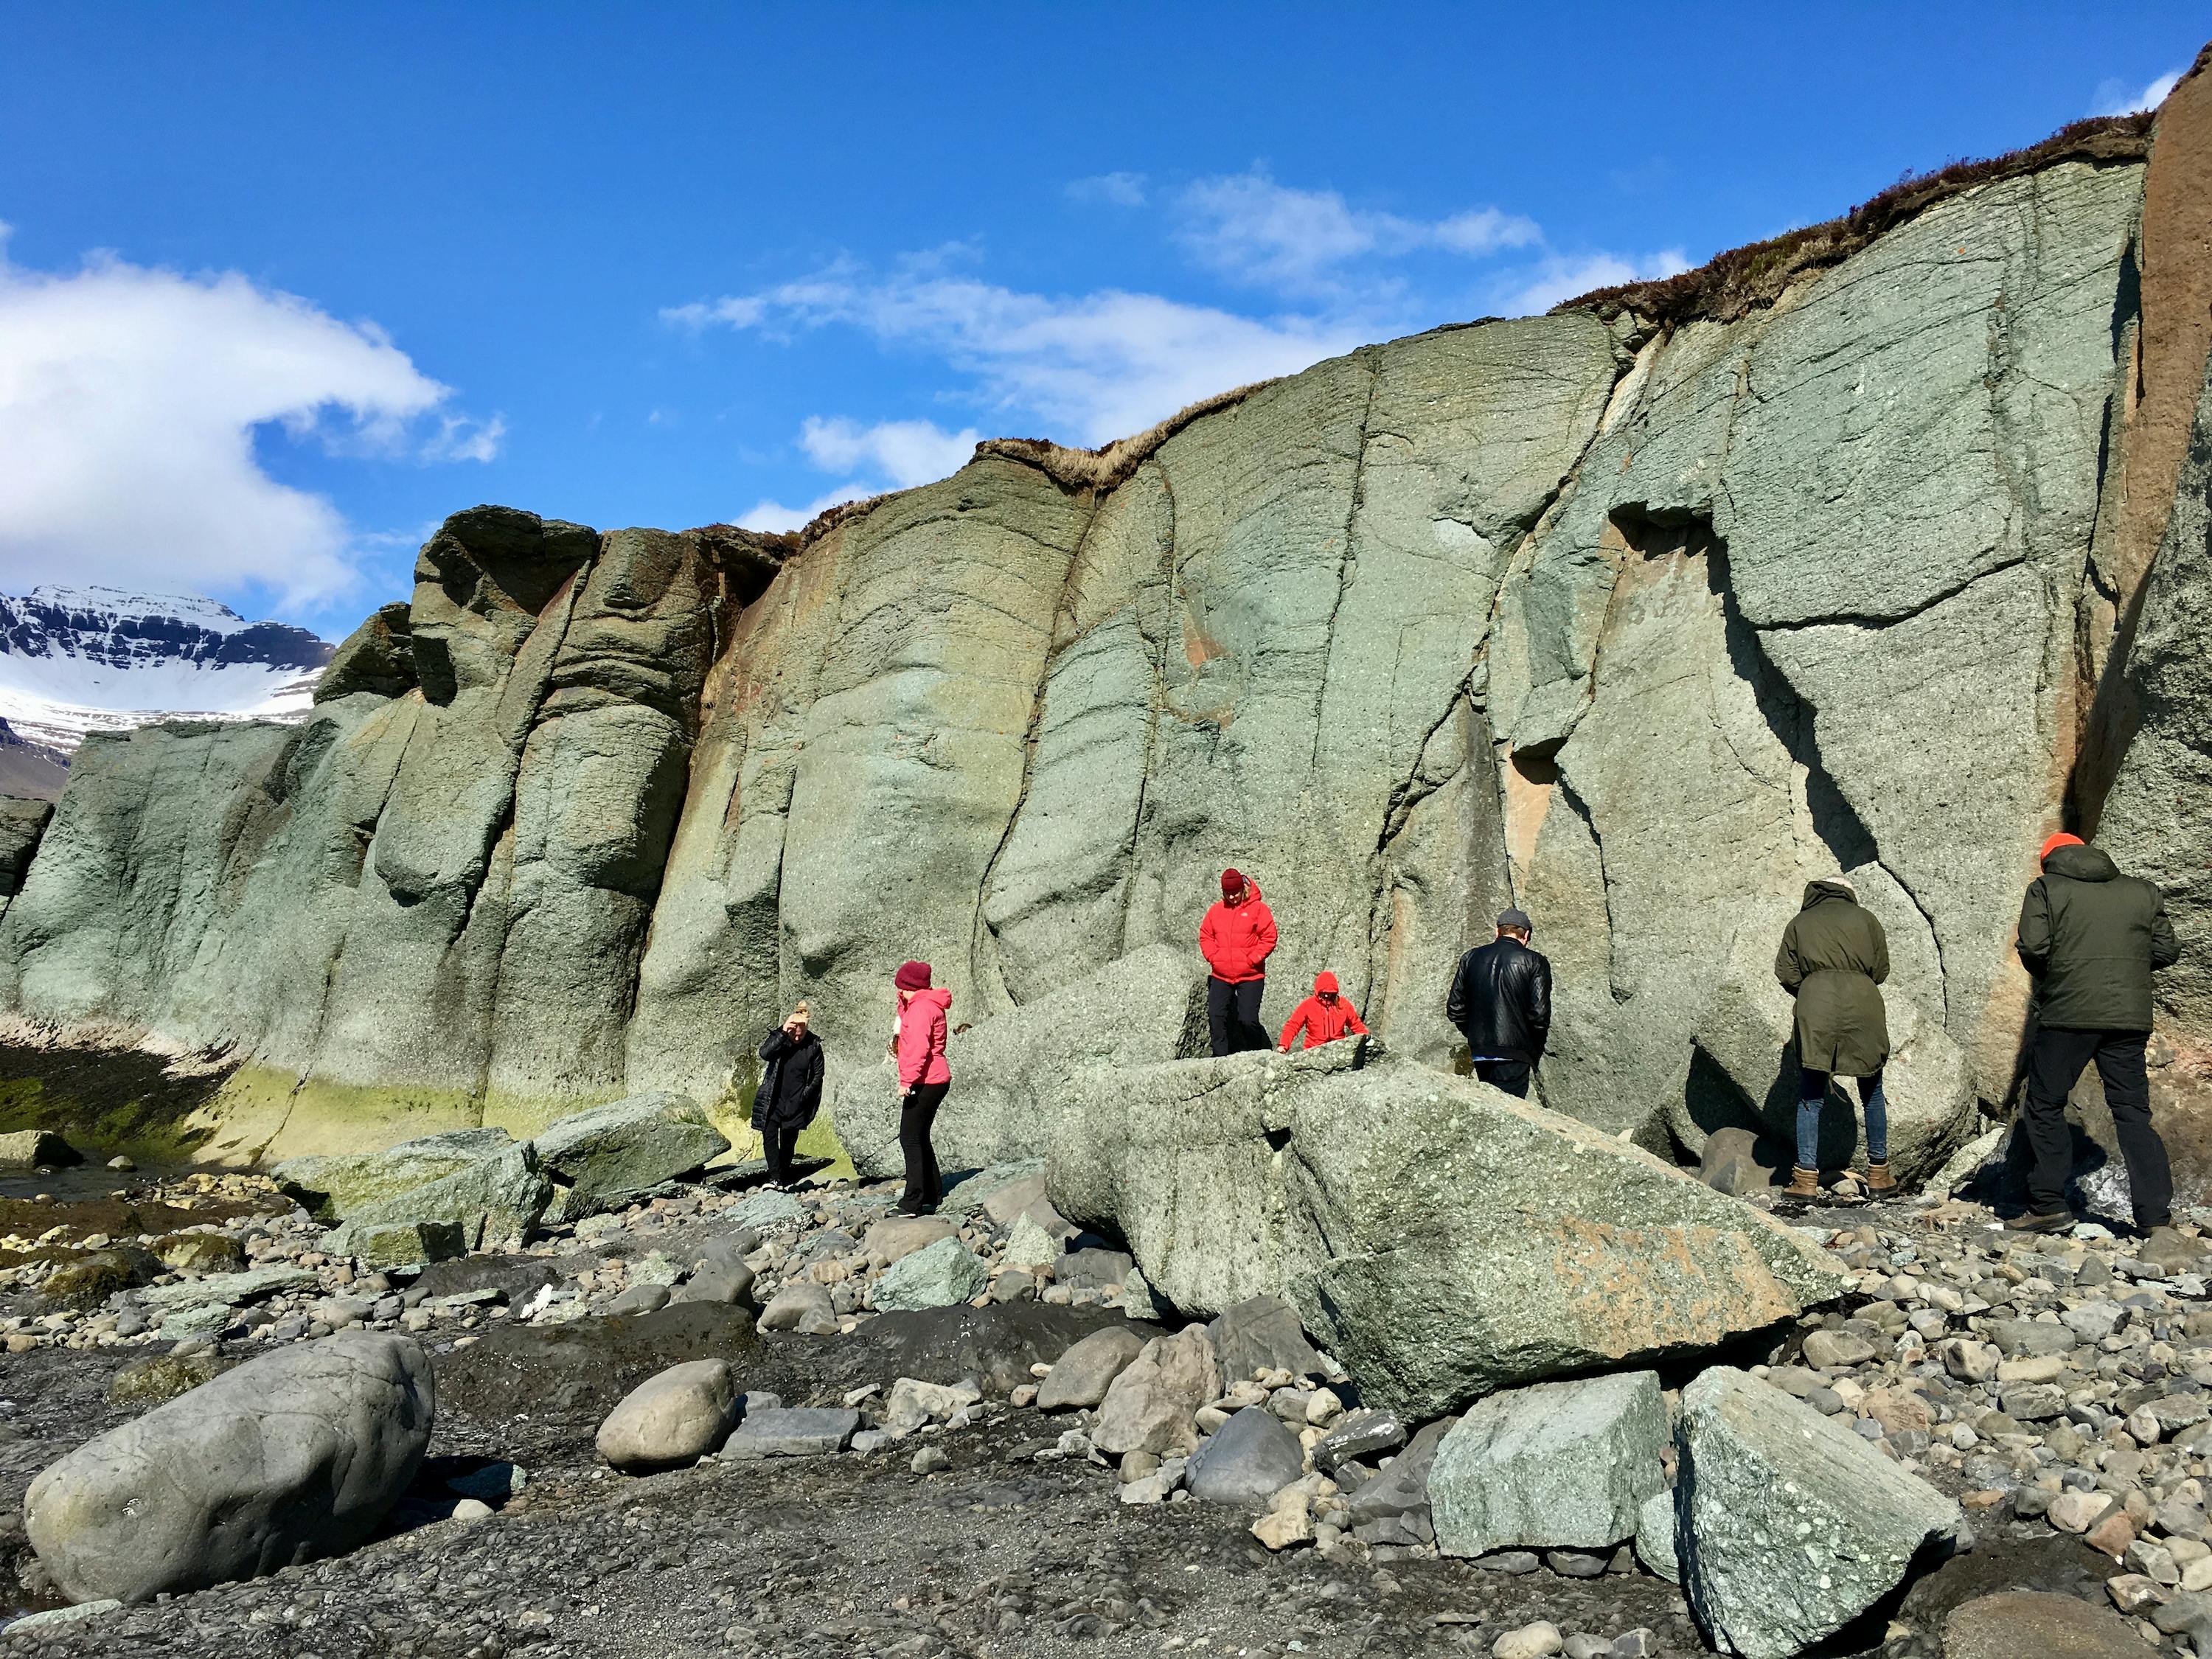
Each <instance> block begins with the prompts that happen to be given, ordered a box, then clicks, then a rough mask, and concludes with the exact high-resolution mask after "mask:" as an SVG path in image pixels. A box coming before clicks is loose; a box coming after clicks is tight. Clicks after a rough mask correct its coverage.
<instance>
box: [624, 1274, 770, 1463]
mask: <svg viewBox="0 0 2212 1659" xmlns="http://www.w3.org/2000/svg"><path fill="white" fill-rule="evenodd" d="M647 1311H649V1310H647ZM738 1397H739V1396H738V1384H737V1379H736V1378H735V1377H734V1376H732V1375H731V1372H730V1367H729V1364H728V1362H727V1361H726V1360H720V1359H694V1360H692V1361H690V1362H689V1363H688V1364H682V1365H671V1366H670V1367H669V1368H668V1369H667V1370H665V1371H662V1372H661V1373H660V1374H659V1376H650V1377H647V1379H646V1380H645V1381H644V1382H642V1383H639V1384H638V1386H637V1387H636V1388H635V1389H631V1390H630V1391H629V1393H628V1394H627V1395H623V1399H622V1402H621V1403H620V1404H619V1405H617V1407H615V1408H614V1410H613V1411H611V1412H610V1413H607V1419H606V1420H605V1422H604V1423H602V1424H600V1425H599V1435H598V1437H597V1439H596V1440H595V1442H594V1444H595V1445H596V1446H597V1448H598V1449H599V1455H600V1456H601V1457H604V1458H605V1459H606V1461H607V1462H609V1463H611V1464H612V1465H613V1466H614V1467H615V1468H618V1469H620V1470H622V1471H623V1473H625V1474H651V1473H653V1472H654V1471H656V1470H659V1469H673V1468H683V1467H684V1466H686V1465H688V1464H692V1463H696V1462H698V1461H699V1460H700V1459H701V1458H702V1457H704V1456H705V1455H707V1454H708V1452H710V1451H713V1450H714V1449H715V1448H716V1447H718V1446H720V1444H721V1443H722V1442H723V1441H724V1440H725V1439H726V1438H728V1437H729V1432H730V1431H731V1429H732V1428H733V1427H734V1426H736V1424H737V1420H738Z"/></svg>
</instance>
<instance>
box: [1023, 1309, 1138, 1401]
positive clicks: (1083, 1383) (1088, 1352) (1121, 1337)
mask: <svg viewBox="0 0 2212 1659" xmlns="http://www.w3.org/2000/svg"><path fill="white" fill-rule="evenodd" d="M1144 1346H1145V1339H1144V1337H1143V1336H1141V1335H1139V1334H1138V1333H1137V1332H1135V1331H1133V1330H1130V1329H1127V1328H1125V1327H1121V1326H1109V1327H1107V1328H1105V1329H1104V1330H1100V1331H1093V1332H1092V1333H1091V1334H1090V1335H1089V1336H1086V1337H1085V1338H1084V1339H1083V1340H1081V1341H1079V1342H1078V1343H1076V1344H1075V1345H1074V1346H1073V1347H1071V1348H1069V1349H1068V1350H1067V1352H1065V1353H1063V1354H1062V1355H1060V1358H1059V1359H1058V1360H1057V1361H1055V1362H1054V1365H1053V1368H1052V1374H1051V1375H1050V1376H1047V1377H1046V1378H1045V1380H1044V1384H1043V1386H1042V1388H1041V1389H1038V1391H1037V1406H1038V1407H1039V1409H1041V1410H1043V1411H1048V1412H1053V1411H1070V1410H1074V1409H1078V1408H1085V1409H1087V1408H1089V1407H1094V1406H1097V1404H1098V1403H1099V1402H1100V1401H1103V1400H1104V1399H1105V1398H1106V1391H1107V1389H1109V1388H1111V1387H1112V1386H1113V1384H1114V1379H1115V1377H1117V1376H1121V1373H1122V1372H1123V1371H1125V1370H1127V1369H1128V1368H1129V1366H1130V1365H1131V1364H1133V1362H1134V1361H1135V1359H1136V1358H1137V1356H1138V1354H1139V1353H1140V1352H1143V1351H1144Z"/></svg>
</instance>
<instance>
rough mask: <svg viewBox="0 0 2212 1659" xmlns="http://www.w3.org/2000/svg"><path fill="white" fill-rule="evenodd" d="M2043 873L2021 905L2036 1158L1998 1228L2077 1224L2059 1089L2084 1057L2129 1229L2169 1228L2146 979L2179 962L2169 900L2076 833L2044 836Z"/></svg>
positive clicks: (2169, 1192) (2029, 1105) (2070, 1141)
mask: <svg viewBox="0 0 2212 1659" xmlns="http://www.w3.org/2000/svg"><path fill="white" fill-rule="evenodd" d="M2042 862H2043V873H2042V874H2041V875H2039V876H2038V877H2037V878H2035V879H2034V880H2033V881H2032V882H2030V883H2029V884H2028V887H2027V898H2026V900H2025V901H2024V902H2022V903H2021V907H2020V945H2019V949H2020V959H2021V963H2023V964H2025V965H2026V967H2027V971H2028V972H2029V973H2030V974H2032V975H2034V977H2035V981H2036V999H2035V1027H2036V1029H2035V1042H2034V1046H2033V1048H2032V1049H2031V1050H2030V1051H2029V1055H2028V1063H2027V1095H2026V1099H2025V1103H2024V1104H2023V1105H2022V1107H2021V1128H2022V1130H2024V1131H2025V1132H2026V1133H2027V1142H2028V1146H2029V1147H2030V1149H2031V1150H2032V1152H2033V1154H2034V1158H2033V1163H2032V1164H2030V1166H2029V1170H2028V1177H2027V1213H2026V1214H2025V1215H2021V1216H2017V1217H2015V1218H2013V1219H2012V1220H2010V1221H2008V1222H2007V1223H2006V1224H2005V1225H2007V1226H2008V1227H2010V1228H2012V1229H2013V1230H2014V1231H2020V1232H2039V1233H2047V1232H2057V1231H2059V1230H2061V1229H2062V1228H2065V1227H2070V1226H2072V1225H2074V1216H2073V1212H2071V1211H2070V1210H2069V1209H2068V1208H2067V1206H2066V1182H2067V1179H2068V1177H2069V1176H2070V1175H2071V1174H2072V1173H2073V1168H2074V1138H2073V1134H2072V1133H2071V1132H2070V1131H2069V1129H2068V1128H2067V1127H2066V1097H2067V1096H2068V1095H2069V1094H2071V1093H2072V1092H2073V1091H2074V1084H2075V1079H2078V1078H2079V1077H2080V1076H2081V1068H2082V1067H2083V1066H2087V1064H2088V1063H2089V1062H2090V1061H2091V1060H2095V1061H2096V1062H2097V1075H2098V1076H2099V1077H2100V1078H2102V1079H2104V1083H2105V1104H2106V1106H2107V1107H2108V1108H2110V1109H2111V1111H2112V1128H2113V1131H2114V1133H2116V1134H2117V1135H2118V1139H2119V1143H2120V1156H2121V1157H2122V1158H2124V1159H2126V1161H2127V1166H2128V1191H2129V1194H2130V1197H2131V1198H2132V1199H2133V1200H2134V1204H2135V1214H2136V1227H2137V1228H2138V1229H2139V1230H2140V1231H2142V1232H2143V1233H2145V1234H2149V1233H2151V1232H2152V1231H2154V1230H2156V1229H2159V1228H2162V1227H2167V1226H2170V1225H2172V1216H2171V1214H2170V1213H2169V1212H2170V1211H2171V1209H2172V1205H2173V1174H2172V1169H2171V1168H2170V1167H2169V1165H2168V1164H2167V1162H2166V1143H2165V1142H2164V1141H2163V1140H2161V1139H2159V1133H2158V1131H2157V1130H2156V1129H2155V1128H2154V1127H2151V1121H2150V1074H2149V1073H2148V1070H2147V1069H2146V1068H2145V1066H2144V1063H2143V1052H2144V1049H2145V1048H2147V1047H2148V1044H2149V1042H2150V1017H2151V997H2150V976H2151V975H2152V973H2153V972H2154V970H2156V969H2160V968H2171V967H2172V965H2173V964H2174V963H2177V962H2179V961H2180V960H2181V947H2180V946H2179V945H2178V944H2177V943H2176V942H2175V940H2174V937H2173V924H2172V921H2168V920H2167V919H2166V899H2165V896H2163V895H2162V894H2160V891H2159V890H2158V889H2157V888H2156V887H2154V886H2153V885H2152V884H2150V883H2149V882H2147V881H2145V880H2143V879H2142V878H2141V877H2138V876H2124V875H2122V874H2121V873H2120V872H2119V869H2118V866H2116V865H2114V864H2113V862H2112V860H2111V859H2110V858H2108V857H2106V855H2105V854H2102V853H2100V852H2099V851H2098V850H2097V849H2096V848H2093V847H2091V846H2088V845H2087V843H2085V842H2083V841H2082V840H2081V837H2080V836H2069V835H2063V834H2061V835H2056V836H2051V839H2050V840H2049V841H2047V842H2044V844H2043V860H2042Z"/></svg>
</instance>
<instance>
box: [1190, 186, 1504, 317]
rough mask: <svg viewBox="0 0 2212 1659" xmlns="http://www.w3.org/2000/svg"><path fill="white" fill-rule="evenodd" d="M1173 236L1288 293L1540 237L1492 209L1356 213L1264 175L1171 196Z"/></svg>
mask: <svg viewBox="0 0 2212 1659" xmlns="http://www.w3.org/2000/svg"><path fill="white" fill-rule="evenodd" d="M1176 209H1177V211H1178V212H1179V213H1180V215H1181V216H1182V228H1181V229H1180V231H1179V232H1178V239H1179V240H1181V241H1182V244H1183V246H1185V247H1187V248H1188V249H1189V250H1190V252H1191V253H1192V254H1193V255H1194V257H1195V258H1197V259H1198V260H1199V262H1200V264H1204V265H1206V266H1208V267H1210V268H1211V269H1212V270H1218V271H1219V272H1221V273H1222V274H1223V275H1224V276H1229V277H1231V278H1233V279H1234V280H1236V281H1237V282H1241V283H1251V284H1254V285H1255V286H1261V287H1267V288H1275V289H1282V290H1284V291H1285V292H1288V293H1292V294H1315V293H1324V292H1328V291H1331V290H1332V289H1334V286H1335V283H1336V281H1337V278H1336V276H1335V275H1334V273H1335V271H1336V270H1337V269H1338V267H1340V266H1342V265H1344V264H1348V263H1350V262H1351V261H1352V260H1356V259H1361V258H1368V257H1370V256H1374V257H1398V256H1402V255H1404V254H1407V253H1410V252H1415V251H1417V250H1420V249H1424V248H1441V249H1443V250H1444V251H1445V252H1451V253H1457V254H1462V255H1465V256H1468V257H1470V258H1482V257H1486V256H1487V255H1490V254H1492V253H1496V252H1499V251H1501V250H1503V249H1505V248H1516V247H1532V246H1536V245H1538V244H1539V243H1541V241H1542V240H1543V233H1542V232H1541V231H1540V230H1539V229H1538V228H1537V227H1536V224H1535V222H1534V221H1533V220H1530V219H1525V218H1523V217H1522V216H1520V215H1518V214H1509V213H1501V212H1499V211H1498V210H1497V209H1496V208H1476V209H1472V210H1468V211H1467V212H1463V213H1456V214H1453V215H1451V216H1449V217H1448V218H1443V219H1435V220H1424V219H1407V218H1402V217H1401V216H1398V215H1396V214H1392V213H1376V212H1371V211H1368V210H1362V209H1357V208H1354V207H1352V206H1351V205H1350V204H1348V203H1346V201H1345V199H1344V197H1342V196H1341V195H1340V194H1338V192H1336V191H1333V190H1299V189H1297V188H1295V187H1293V186H1291V185H1279V184H1277V183H1276V182H1275V180H1274V179H1272V178H1271V177H1269V176H1268V174H1267V173H1266V172H1265V171H1264V170H1261V169H1256V168H1255V170H1253V171H1252V172H1249V173H1235V174H1231V175H1230V176H1228V177H1225V178H1218V179H1200V181H1199V182H1197V183H1196V184H1194V185H1189V186H1188V187H1187V188H1185V189H1184V191H1182V194H1181V196H1179V197H1177V198H1176Z"/></svg>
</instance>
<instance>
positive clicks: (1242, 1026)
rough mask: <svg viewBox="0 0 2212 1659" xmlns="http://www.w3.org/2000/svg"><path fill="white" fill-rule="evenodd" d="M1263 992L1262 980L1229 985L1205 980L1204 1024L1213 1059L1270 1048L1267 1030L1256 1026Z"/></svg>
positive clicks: (1260, 1025) (1213, 980) (1272, 1045)
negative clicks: (1208, 1032) (1211, 1043)
mask: <svg viewBox="0 0 2212 1659" xmlns="http://www.w3.org/2000/svg"><path fill="white" fill-rule="evenodd" d="M1266 990H1267V981H1266V980H1264V979H1248V980H1244V981H1241V982H1240V983H1238V984H1235V985H1231V983H1230V982H1229V981H1227V980H1225V979H1216V978H1214V977H1213V975H1211V974H1208V975H1206V1026H1207V1029H1208V1030H1209V1031H1210V1032H1211V1033H1212V1037H1213V1053H1214V1057H1215V1058H1216V1059H1218V1058H1220V1056H1222V1055H1223V1054H1243V1053H1244V1052H1245V1050H1247V1049H1249V1048H1273V1047H1274V1044H1273V1043H1272V1042H1268V1041H1267V1027H1266V1026H1264V1025H1262V1024H1260V997H1261V993H1263V992H1265V991H1266Z"/></svg>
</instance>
